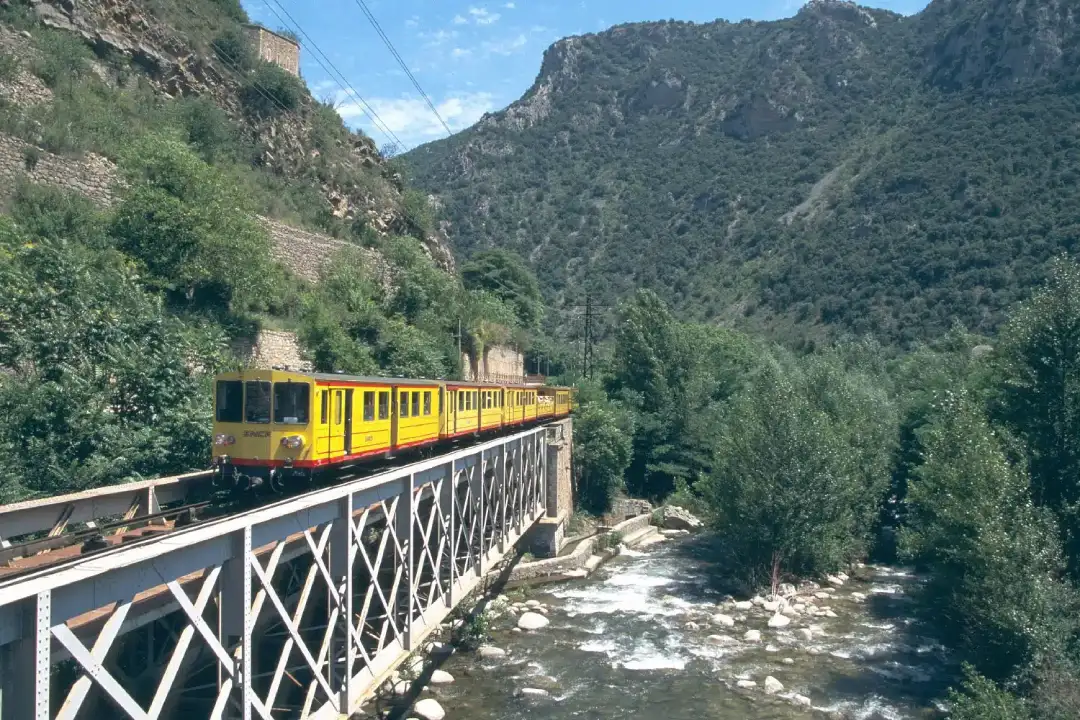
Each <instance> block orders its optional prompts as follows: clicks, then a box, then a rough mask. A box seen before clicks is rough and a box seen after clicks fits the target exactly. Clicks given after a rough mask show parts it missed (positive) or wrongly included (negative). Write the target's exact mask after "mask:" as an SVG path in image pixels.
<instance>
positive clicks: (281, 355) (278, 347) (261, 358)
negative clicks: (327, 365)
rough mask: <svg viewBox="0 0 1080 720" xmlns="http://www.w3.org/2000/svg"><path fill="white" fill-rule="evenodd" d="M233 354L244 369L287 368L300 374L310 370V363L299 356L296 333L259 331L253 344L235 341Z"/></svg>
mask: <svg viewBox="0 0 1080 720" xmlns="http://www.w3.org/2000/svg"><path fill="white" fill-rule="evenodd" d="M233 352H234V353H236V357H237V358H239V360H240V362H241V363H243V365H244V367H251V368H259V369H263V370H269V369H270V368H273V367H287V368H289V369H290V370H299V371H301V372H308V371H310V370H311V363H310V362H308V361H307V360H305V359H304V358H303V356H302V355H301V354H300V346H299V343H298V342H297V339H296V333H293V332H287V331H282V330H260V331H259V334H258V335H257V336H256V337H255V339H254V342H253V341H252V340H250V339H246V340H239V341H237V342H236V343H235V344H234V345H233Z"/></svg>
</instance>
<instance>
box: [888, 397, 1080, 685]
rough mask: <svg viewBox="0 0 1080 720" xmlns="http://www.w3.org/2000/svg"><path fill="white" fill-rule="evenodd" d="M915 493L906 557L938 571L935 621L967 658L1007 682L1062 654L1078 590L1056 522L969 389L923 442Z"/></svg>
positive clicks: (950, 402) (933, 581) (928, 598)
mask: <svg viewBox="0 0 1080 720" xmlns="http://www.w3.org/2000/svg"><path fill="white" fill-rule="evenodd" d="M923 445H924V448H925V451H924V453H925V455H924V461H923V464H922V465H921V466H920V467H919V468H918V469H917V470H916V471H915V473H914V477H913V479H912V480H911V482H910V484H909V487H908V503H909V506H910V509H909V516H908V525H907V527H906V528H904V529H903V530H902V531H901V550H902V555H903V557H904V558H905V559H907V560H911V561H915V562H917V563H919V564H920V565H922V566H924V567H927V568H928V569H929V570H930V579H929V581H928V583H927V585H926V587H925V590H924V597H923V602H924V607H925V612H926V614H927V617H928V618H929V619H930V620H931V622H933V623H934V624H935V625H936V626H937V627H938V628H939V631H940V632H941V633H942V636H943V638H944V639H945V641H946V642H948V643H949V644H951V645H952V646H953V647H954V648H956V649H957V651H958V652H959V654H960V656H961V658H962V659H966V660H968V661H969V662H971V663H972V664H973V665H974V666H975V667H976V668H977V669H978V671H979V672H980V673H982V674H983V675H986V676H987V677H988V678H990V679H991V680H996V681H1002V680H1006V679H1008V678H1010V677H1013V676H1014V675H1015V674H1016V673H1018V672H1021V671H1031V670H1033V669H1035V668H1037V667H1039V666H1041V665H1043V664H1044V663H1047V662H1056V661H1057V659H1058V658H1059V657H1063V656H1064V653H1065V648H1066V646H1067V644H1068V643H1069V641H1070V639H1071V637H1072V635H1073V633H1074V632H1075V630H1076V627H1077V625H1076V620H1075V617H1076V609H1077V601H1076V597H1075V593H1074V591H1072V590H1071V588H1069V587H1068V585H1067V584H1066V583H1063V582H1062V580H1061V575H1062V572H1063V570H1064V561H1063V558H1062V554H1061V544H1060V539H1059V536H1058V532H1057V528H1056V526H1055V523H1054V519H1053V516H1052V515H1051V514H1050V513H1049V512H1048V511H1046V510H1044V509H1040V508H1038V507H1036V506H1035V504H1034V503H1032V501H1031V495H1030V487H1029V482H1028V478H1027V475H1026V473H1025V472H1024V471H1023V469H1022V468H1021V467H1017V466H1016V465H1015V464H1014V463H1013V462H1011V461H1010V459H1009V455H1010V454H1014V455H1015V452H1014V450H1013V448H1012V447H1011V446H1012V443H1011V442H1010V441H1009V440H1008V439H1007V438H1003V437H1002V436H1001V435H1000V434H999V433H997V432H995V431H993V430H992V429H991V428H990V426H989V425H988V424H987V422H986V420H985V418H984V416H983V413H982V408H981V407H980V406H979V405H978V404H977V403H976V402H974V401H973V400H972V399H971V398H970V397H969V396H967V395H966V394H964V393H954V394H949V395H947V396H946V398H945V399H944V400H943V401H942V403H941V407H940V408H939V409H938V417H937V418H936V419H935V420H934V422H933V423H931V425H930V426H929V427H928V428H927V429H926V431H925V433H924V437H923Z"/></svg>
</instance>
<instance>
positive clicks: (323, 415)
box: [319, 390, 330, 425]
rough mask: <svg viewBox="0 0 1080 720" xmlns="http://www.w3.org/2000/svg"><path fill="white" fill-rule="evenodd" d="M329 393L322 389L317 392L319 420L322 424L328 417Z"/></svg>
mask: <svg viewBox="0 0 1080 720" xmlns="http://www.w3.org/2000/svg"><path fill="white" fill-rule="evenodd" d="M329 405H330V393H328V392H327V391H326V390H323V391H322V392H320V393H319V422H321V423H322V424H323V425H325V424H326V421H327V420H329V419H330V407H329Z"/></svg>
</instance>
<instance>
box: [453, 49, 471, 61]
mask: <svg viewBox="0 0 1080 720" xmlns="http://www.w3.org/2000/svg"><path fill="white" fill-rule="evenodd" d="M450 55H451V56H452V57H456V58H462V57H468V56H469V55H472V50H469V49H468V48H459V47H456V48H454V49H453V50H451V51H450Z"/></svg>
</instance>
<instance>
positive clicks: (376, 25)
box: [353, 0, 454, 135]
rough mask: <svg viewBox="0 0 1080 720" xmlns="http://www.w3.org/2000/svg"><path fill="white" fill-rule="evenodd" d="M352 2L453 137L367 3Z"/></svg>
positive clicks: (450, 131) (356, 0) (448, 132)
mask: <svg viewBox="0 0 1080 720" xmlns="http://www.w3.org/2000/svg"><path fill="white" fill-rule="evenodd" d="M353 2H355V3H356V5H357V7H359V8H360V10H361V11H362V12H363V13H364V16H365V17H367V19H368V22H369V23H371V26H372V27H373V28H375V32H376V33H378V34H379V37H380V38H382V41H383V43H384V44H385V45H386V47H387V49H389V50H390V54H391V55H393V56H394V59H395V60H397V63H398V65H400V66H401V69H402V70H404V71H405V75H406V76H407V77H408V78H409V80H410V81H411V82H412V84H413V87H415V88H416V91H417V92H418V93H420V97H422V98H423V99H424V102H426V103H427V106H428V107H429V108H431V112H432V113H434V114H435V117H436V118H438V119H439V122H440V123H441V124H442V126H443V129H444V130H446V134H447V135H453V134H454V131H453V130H451V129H450V126H449V125H447V124H446V121H445V120H443V117H442V115H440V114H439V110H438V108H436V107H435V103H433V102H431V98H430V97H428V94H427V93H426V92H424V88H422V87H420V82H419V81H418V80H417V79H416V76H415V75H413V74H412V70H410V69H409V66H408V64H407V63H406V62H405V61H404V60H403V59H402V58H401V55H400V54H399V53H398V51H397V48H395V47H394V43H392V42H391V41H390V38H388V37H387V36H386V33H385V32H383V29H382V26H381V25H380V24H379V21H378V20H376V19H375V15H373V14H372V12H371V10H370V9H369V8H368V6H367V3H366V2H364V0H353Z"/></svg>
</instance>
